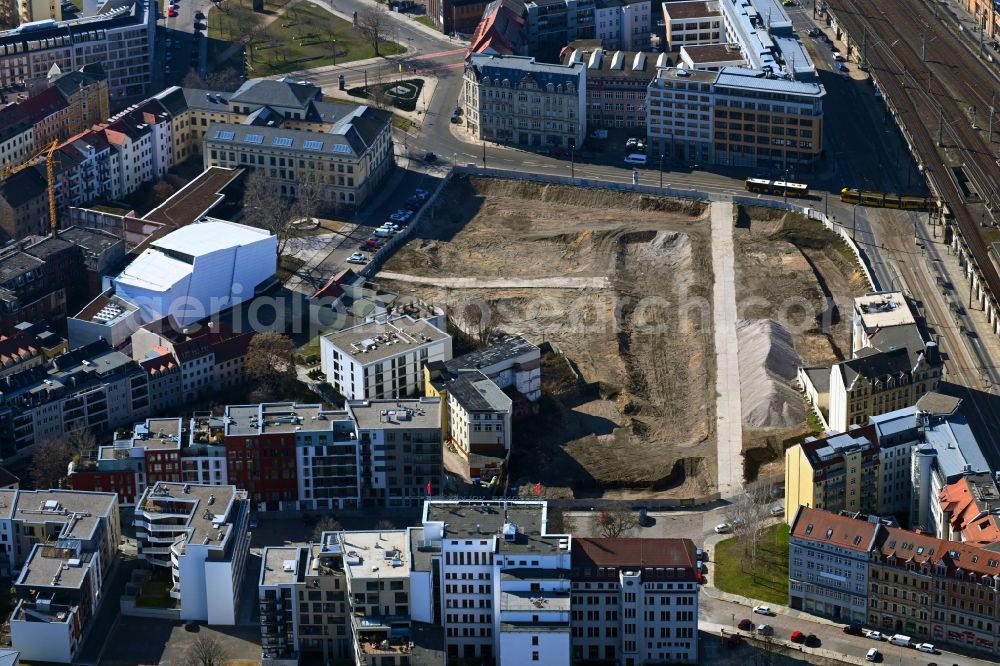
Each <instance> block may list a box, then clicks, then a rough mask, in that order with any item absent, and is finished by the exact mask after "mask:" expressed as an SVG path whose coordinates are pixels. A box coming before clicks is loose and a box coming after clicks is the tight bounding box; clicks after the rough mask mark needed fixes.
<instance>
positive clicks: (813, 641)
mask: <svg viewBox="0 0 1000 666" xmlns="http://www.w3.org/2000/svg"><path fill="white" fill-rule="evenodd" d="M819 646H820V640H819V638H818V637H817V636H816V634H809V635H808V636H806V647H811V648H814V647H819Z"/></svg>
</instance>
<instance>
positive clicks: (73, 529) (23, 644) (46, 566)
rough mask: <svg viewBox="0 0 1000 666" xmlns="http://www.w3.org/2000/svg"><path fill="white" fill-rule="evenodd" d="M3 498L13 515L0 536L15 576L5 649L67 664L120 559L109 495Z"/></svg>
mask: <svg viewBox="0 0 1000 666" xmlns="http://www.w3.org/2000/svg"><path fill="white" fill-rule="evenodd" d="M2 499H3V501H4V503H5V504H8V502H9V504H8V506H9V507H11V508H12V509H13V510H12V511H9V513H8V514H7V515H9V518H7V517H4V518H3V519H2V520H0V523H7V522H8V521H10V523H11V525H6V526H5V529H4V530H3V532H4V533H11V540H10V542H9V543H8V544H7V545H8V546H9V547H12V548H13V554H12V557H13V560H12V563H13V569H14V570H15V571H19V573H17V574H16V575H15V579H14V590H15V595H16V606H15V608H14V610H13V612H12V613H11V616H10V633H11V642H12V644H13V646H14V648H15V649H16V650H18V651H19V652H20V653H21V656H22V657H24V658H25V659H30V660H32V661H45V662H54V663H66V664H68V663H72V662H73V661H74V659H75V658H76V656H77V653H78V651H79V648H80V646H81V645H82V644H83V642H84V640H85V639H86V637H87V635H88V634H89V632H90V629H91V626H92V621H93V619H94V616H95V615H96V614H97V611H98V609H99V607H100V604H101V602H102V601H103V598H104V595H103V587H104V582H105V580H106V578H107V575H108V574H109V573H110V570H111V568H112V566H113V565H114V562H115V560H116V559H117V556H118V543H119V541H120V539H121V527H120V523H119V515H118V503H117V501H116V498H115V494H114V493H90V492H79V491H64V490H48V491H9V492H8V491H5V492H4V494H3V495H2ZM5 512H6V510H5ZM11 527H12V528H13V529H11ZM8 562H9V563H10V562H11V561H10V560H9V561H8Z"/></svg>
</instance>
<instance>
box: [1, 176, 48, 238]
mask: <svg viewBox="0 0 1000 666" xmlns="http://www.w3.org/2000/svg"><path fill="white" fill-rule="evenodd" d="M51 226H52V222H51V219H50V217H49V191H48V186H47V184H46V182H45V177H44V176H42V175H41V174H40V173H39V172H38V171H36V170H35V169H24V170H22V171H19V172H17V173H15V174H13V175H11V176H8V177H7V178H4V179H3V181H0V229H2V230H3V233H4V234H6V237H7V238H10V239H14V240H19V239H22V238H26V237H28V236H33V235H39V236H41V235H44V234H45V233H47V232H48V231H49V230H50V229H51Z"/></svg>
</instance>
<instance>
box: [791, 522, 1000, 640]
mask: <svg viewBox="0 0 1000 666" xmlns="http://www.w3.org/2000/svg"><path fill="white" fill-rule="evenodd" d="M799 514H800V516H799V517H797V518H796V520H795V521H794V523H793V531H792V537H791V546H790V553H789V560H790V566H789V596H790V605H791V607H792V608H804V609H806V610H810V609H809V608H808V606H807V605H806V604H807V603H808V602H809V598H808V596H803V589H804V584H805V583H806V582H807V581H806V580H805V579H806V578H808V577H809V576H813V577H819V578H820V579H821V581H822V582H821V584H818V585H815V586H814V587H813V589H814V590H819V591H818V592H817V593H816V594H817V596H816V598H814V599H813V601H812V604H813V608H812V610H811V612H813V613H817V614H824V615H827V616H829V617H835V618H839V619H840V621H843V622H846V621H854V622H864V623H865V624H866V625H868V626H871V627H873V628H877V629H880V630H881V631H882V632H883V633H885V634H893V633H900V634H904V635H907V636H910V637H912V638H913V640H914V642H919V641H930V642H933V643H934V644H935V645H937V646H938V647H941V646H942V644H944V645H954V646H956V647H959V648H961V649H964V650H969V651H973V652H977V653H980V654H982V655H983V656H985V657H986V658H988V659H996V658H997V656H998V655H1000V603H998V598H997V591H996V580H997V577H998V576H1000V555H998V554H997V552H996V551H995V550H993V548H992V546H995V544H991V547H984V546H982V545H975V544H970V543H958V542H955V541H946V540H943V539H938V538H935V537H932V536H930V535H927V534H922V533H919V532H911V531H907V530H904V529H901V528H899V527H894V526H892V525H891V524H887V523H886V522H885V521H881V520H879V519H876V518H868V517H867V516H859V515H856V514H847V513H842V514H834V513H829V512H824V511H819V510H815V509H807V508H802V509H800V510H799ZM810 525H812V526H813V531H812V534H811V535H809V538H808V539H807V538H806V535H805V530H806V529H808V527H809V526H810ZM816 534H819V535H820V536H819V537H816V536H815V535H816ZM825 534H830V535H831V536H830V537H825V538H824V536H823V535H825ZM823 541H829V542H831V543H830V544H829V546H830V547H829V548H827V549H826V550H825V551H823V552H822V553H819V554H817V555H816V556H814V557H812V558H810V559H806V557H805V555H806V554H807V553H808V549H809V548H812V546H811V545H810V544H813V543H816V542H823ZM796 549H798V550H796ZM800 554H801V555H802V556H801V557H799V555H800ZM824 556H825V557H824ZM797 557H799V559H801V560H802V561H803V563H811V564H812V569H811V571H808V570H807V571H806V572H805V573H804V570H803V568H802V566H801V565H800V566H799V567H798V568H796V565H795V559H796V558H797ZM862 567H864V568H865V569H866V571H864V572H863V571H862ZM862 580H863V581H865V583H866V584H865V585H864V586H860V581H862ZM848 586H849V587H850V590H849V592H848V589H847V588H848ZM861 590H864V592H863V593H862V592H861ZM848 602H849V603H850V619H849V620H848V619H847V616H846V615H845V614H846V613H847V612H848V609H847V604H848ZM838 610H839V615H838V614H837V613H838ZM862 611H863V612H862ZM859 612H862V614H859Z"/></svg>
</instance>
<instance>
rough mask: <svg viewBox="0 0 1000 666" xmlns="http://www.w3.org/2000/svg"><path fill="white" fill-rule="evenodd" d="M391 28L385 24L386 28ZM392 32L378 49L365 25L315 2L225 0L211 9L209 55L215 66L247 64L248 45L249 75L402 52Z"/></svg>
mask: <svg viewBox="0 0 1000 666" xmlns="http://www.w3.org/2000/svg"><path fill="white" fill-rule="evenodd" d="M385 23H386V24H387V23H388V22H385ZM386 30H387V28H386V27H385V26H383V28H382V31H383V32H385V31H386ZM387 37H388V34H383V35H382V36H381V38H380V40H379V48H378V53H377V54H376V53H375V47H374V44H373V42H372V39H371V38H370V37H369V36H368V35H366V34H365V32H364V31H362V30H360V29H358V28H355V27H354V26H353V25H351V23H350V22H349V21H345V20H343V19H341V18H339V17H337V16H334V15H333V14H331V13H330V12H328V11H326V10H325V9H323V8H322V7H320V6H318V5H316V4H313V3H311V2H298V3H296V2H294V1H293V2H287V1H286V0H276V1H275V2H267V3H265V5H264V12H262V13H258V12H254V11H253V5H252V1H251V0H224V1H223V2H221V3H219V4H218V5H217V6H216V7H213V8H212V10H211V11H210V12H209V14H208V38H209V44H208V48H209V59H210V61H211V62H213V63H214V69H215V70H216V71H220V70H224V69H226V68H227V67H235V68H236V69H242V62H241V59H242V57H243V56H242V54H243V50H242V48H241V46H242V47H245V48H246V54H247V55H246V64H247V76H248V77H266V76H274V75H277V74H284V73H288V72H295V71H299V70H303V69H310V68H313V67H321V66H325V65H332V64H334V63H335V62H336V63H338V64H339V63H347V62H352V61H356V60H365V59H368V58H374V57H375V56H376V55H382V56H390V55H396V54H399V53H402V52H403V50H404V49H403V47H401V46H400V45H398V44H396V43H394V42H392V41H389V40H388V39H387ZM334 49H336V55H334Z"/></svg>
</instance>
